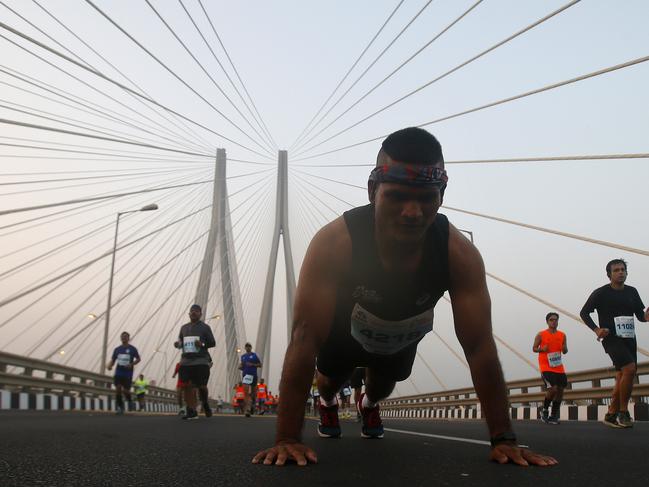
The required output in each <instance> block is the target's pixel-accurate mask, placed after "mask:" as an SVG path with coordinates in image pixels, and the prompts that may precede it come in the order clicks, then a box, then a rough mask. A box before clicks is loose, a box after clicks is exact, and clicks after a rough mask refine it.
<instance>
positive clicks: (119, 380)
mask: <svg viewBox="0 0 649 487" xmlns="http://www.w3.org/2000/svg"><path fill="white" fill-rule="evenodd" d="M113 384H115V385H116V386H122V387H123V388H124V389H126V390H127V391H128V390H129V389H130V388H131V384H133V377H127V376H124V375H116V376H115V378H114V379H113Z"/></svg>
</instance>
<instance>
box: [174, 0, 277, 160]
mask: <svg viewBox="0 0 649 487" xmlns="http://www.w3.org/2000/svg"><path fill="white" fill-rule="evenodd" d="M178 3H180V6H181V7H182V9H183V10H184V11H185V14H187V17H188V18H189V20H190V21H191V23H192V25H193V26H194V28H195V29H196V32H198V35H199V36H200V37H201V39H202V40H203V42H204V43H205V46H206V47H207V49H208V50H209V51H210V53H211V54H212V57H213V58H214V60H215V61H216V62H217V64H218V65H219V67H220V68H221V70H222V71H223V74H225V77H226V78H227V79H228V81H229V82H230V85H231V86H232V88H234V91H235V92H236V93H237V95H239V98H240V99H241V101H242V102H243V105H244V106H245V107H246V109H247V110H248V112H249V113H250V115H251V116H252V118H253V120H254V121H255V123H256V124H257V126H258V127H259V128H260V129H261V131H262V132H264V128H263V127H262V125H261V124H260V123H259V120H257V117H255V114H254V113H253V111H252V110H251V109H250V106H248V103H247V102H246V100H245V99H244V98H243V96H242V95H241V92H240V91H239V89H238V88H237V86H236V85H235V84H234V82H233V81H232V78H231V77H230V75H229V74H228V72H227V71H226V69H225V67H224V66H223V64H222V63H221V61H220V60H219V58H218V57H217V55H216V53H215V52H214V49H212V46H211V45H210V43H209V42H207V39H206V38H205V36H204V35H203V32H202V31H201V29H200V28H199V27H198V24H197V23H196V21H195V20H194V17H192V14H191V13H189V10H187V8H186V7H185V4H184V3H183V1H182V0H178ZM197 62H198V61H197ZM214 83H216V82H214ZM217 86H218V85H217ZM218 88H219V90H221V88H220V87H218ZM221 92H222V93H223V95H224V96H225V97H226V98H228V101H230V103H231V104H232V106H233V107H235V109H236V110H237V111H239V109H238V108H237V107H236V105H235V104H234V102H232V101H231V100H230V98H229V97H228V96H227V95H226V94H225V92H224V91H223V90H221ZM239 113H241V112H239ZM241 116H242V117H244V115H243V114H241ZM244 119H245V120H246V122H248V119H247V118H246V117H244ZM248 125H250V128H252V129H253V130H254V131H255V133H256V134H257V135H258V136H259V137H260V138H261V139H262V140H263V141H264V143H266V144H268V146H269V147H270V148H271V150H274V151H276V150H277V149H278V147H277V145H276V144H275V145H273V142H272V141H271V140H270V139H269V138H268V134H266V133H265V132H264V135H263V136H262V135H261V134H260V133H259V132H257V130H256V129H255V128H254V127H253V126H252V125H251V124H250V122H248Z"/></svg>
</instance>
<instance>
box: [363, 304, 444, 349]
mask: <svg viewBox="0 0 649 487" xmlns="http://www.w3.org/2000/svg"><path fill="white" fill-rule="evenodd" d="M433 316H434V314H433V308H430V309H429V310H427V311H424V312H423V313H421V314H419V315H417V316H412V317H411V318H406V319H405V320H401V321H386V320H383V319H381V318H379V317H378V316H374V315H373V314H372V313H370V312H369V311H367V310H366V309H364V308H363V307H362V306H361V305H360V304H358V303H356V306H354V309H353V310H352V316H351V333H352V336H353V337H354V339H355V340H356V341H357V342H358V343H360V344H361V346H362V347H363V349H364V350H365V351H367V352H370V353H376V354H380V355H391V354H395V353H397V352H399V351H401V350H403V349H404V348H406V347H407V346H408V345H410V344H412V343H414V342H416V341H417V340H419V339H420V338H422V337H423V336H424V335H425V334H426V333H428V332H429V331H431V330H432V329H433Z"/></svg>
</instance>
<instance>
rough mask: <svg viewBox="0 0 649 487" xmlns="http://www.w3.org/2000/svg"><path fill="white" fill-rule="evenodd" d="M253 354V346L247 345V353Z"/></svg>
mask: <svg viewBox="0 0 649 487" xmlns="http://www.w3.org/2000/svg"><path fill="white" fill-rule="evenodd" d="M250 352H252V345H246V353H250Z"/></svg>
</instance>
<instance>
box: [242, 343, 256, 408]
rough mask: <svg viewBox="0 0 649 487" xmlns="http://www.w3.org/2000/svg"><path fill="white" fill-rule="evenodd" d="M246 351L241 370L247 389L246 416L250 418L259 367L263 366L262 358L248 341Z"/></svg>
mask: <svg viewBox="0 0 649 487" xmlns="http://www.w3.org/2000/svg"><path fill="white" fill-rule="evenodd" d="M245 348H246V353H244V354H243V355H242V356H241V365H239V370H241V374H242V376H243V380H242V382H243V386H244V388H245V390H246V399H245V403H244V404H245V405H244V408H245V411H246V418H249V417H250V415H251V414H252V412H253V409H254V408H253V401H252V400H251V398H253V397H255V394H256V388H257V369H258V368H259V367H261V360H259V357H258V356H257V354H256V353H255V352H253V351H252V345H251V344H250V343H246V345H245Z"/></svg>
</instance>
